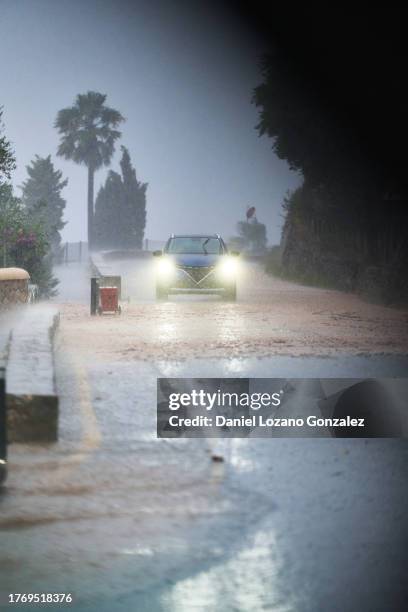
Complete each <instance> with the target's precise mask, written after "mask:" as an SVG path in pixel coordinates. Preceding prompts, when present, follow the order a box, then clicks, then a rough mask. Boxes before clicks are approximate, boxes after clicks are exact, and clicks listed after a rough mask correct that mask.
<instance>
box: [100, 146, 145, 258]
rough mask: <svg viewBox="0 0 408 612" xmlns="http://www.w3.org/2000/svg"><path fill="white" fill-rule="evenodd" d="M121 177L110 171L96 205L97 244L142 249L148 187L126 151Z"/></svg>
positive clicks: (122, 160)
mask: <svg viewBox="0 0 408 612" xmlns="http://www.w3.org/2000/svg"><path fill="white" fill-rule="evenodd" d="M120 166H121V171H122V173H121V175H120V174H118V173H117V172H113V171H112V170H110V172H109V173H108V177H107V179H106V181H105V184H104V185H102V187H101V188H100V190H99V192H98V195H97V197H96V202H95V244H96V245H97V246H98V247H100V248H126V249H131V248H134V249H140V248H141V247H142V243H143V236H144V229H145V226H146V190H147V183H141V182H139V181H138V180H137V177H136V171H135V169H134V167H133V166H132V162H131V159H130V155H129V151H128V150H127V149H126V147H122V159H121V161H120Z"/></svg>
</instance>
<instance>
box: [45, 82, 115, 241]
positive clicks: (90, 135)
mask: <svg viewBox="0 0 408 612" xmlns="http://www.w3.org/2000/svg"><path fill="white" fill-rule="evenodd" d="M105 100H106V95H105V94H101V93H98V92H96V91H88V93H86V94H79V95H77V97H76V100H75V103H74V105H73V106H70V107H68V108H63V109H62V110H60V111H59V112H58V115H57V119H56V121H55V127H56V128H57V130H58V132H59V133H60V134H61V141H60V145H59V147H58V152H57V153H58V155H60V156H61V157H64V158H65V159H71V160H72V161H74V162H75V163H77V164H83V165H85V166H86V167H87V168H88V244H89V247H91V246H92V231H93V217H94V175H95V171H96V170H98V169H99V168H101V167H102V166H108V165H109V164H110V161H111V159H112V155H113V153H114V151H115V141H116V140H117V139H118V138H119V137H120V136H121V133H120V132H119V131H118V130H117V129H116V128H117V127H118V125H119V124H120V123H121V122H122V121H124V120H125V119H124V117H122V115H121V114H120V112H119V111H117V110H115V109H114V108H110V107H109V106H105Z"/></svg>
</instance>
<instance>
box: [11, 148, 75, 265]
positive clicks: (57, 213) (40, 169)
mask: <svg viewBox="0 0 408 612" xmlns="http://www.w3.org/2000/svg"><path fill="white" fill-rule="evenodd" d="M26 169H27V174H28V178H27V180H26V181H24V183H23V185H22V192H23V195H22V200H23V204H24V206H25V208H26V209H27V211H28V212H29V213H30V214H31V215H32V216H33V218H36V219H39V220H41V222H42V224H43V227H44V228H45V232H46V235H47V240H48V242H49V243H50V246H51V251H52V255H53V257H54V259H58V257H59V255H60V247H61V235H60V231H61V230H62V228H63V227H64V225H65V222H64V221H63V215H64V209H65V204H66V202H65V200H64V199H63V198H62V195H61V192H62V190H63V189H64V187H66V185H67V184H68V179H63V178H62V172H61V171H60V170H55V168H54V164H53V163H52V161H51V155H48V157H39V156H38V155H36V156H35V158H34V159H33V161H32V162H31V164H30V165H29V166H27V167H26Z"/></svg>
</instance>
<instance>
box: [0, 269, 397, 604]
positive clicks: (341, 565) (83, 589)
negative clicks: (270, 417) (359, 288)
mask: <svg viewBox="0 0 408 612" xmlns="http://www.w3.org/2000/svg"><path fill="white" fill-rule="evenodd" d="M123 270H124V271H126V270H131V271H132V273H130V272H128V274H127V275H126V276H125V287H124V291H125V294H127V297H130V302H128V303H125V304H124V306H125V307H124V313H123V315H122V316H121V317H114V316H106V317H105V316H104V317H101V318H99V317H94V318H92V319H90V317H89V316H88V304H87V301H88V289H89V284H88V275H87V270H86V269H84V268H81V269H80V270H76V272H75V274H73V273H72V272H73V269H72V268H69V267H68V269H67V270H65V272H64V270H62V271H60V278H61V280H62V287H61V296H60V301H62V304H61V312H62V319H61V328H60V330H59V333H58V338H57V346H56V365H57V369H56V373H57V386H58V391H59V393H60V397H61V406H60V412H61V418H60V432H59V433H60V439H59V442H58V443H57V444H54V445H49V446H44V447H41V446H35V447H34V446H24V445H13V446H12V447H11V448H10V457H9V458H10V472H9V478H8V482H7V487H6V489H5V491H4V493H3V494H2V497H1V498H0V509H1V514H0V546H1V561H0V569H1V572H0V594H1V597H2V598H3V599H2V600H1V601H2V602H3V601H4V594H5V593H8V592H22V591H23V590H24V591H25V592H39V591H40V592H44V591H45V592H50V591H52V592H71V593H72V594H73V597H74V604H75V606H74V609H75V610H84V611H85V610H88V611H91V610H92V611H93V610H95V612H96V610H102V611H105V610H106V611H108V610H109V611H111V610H137V611H142V612H143V611H145V610H146V611H147V610H149V611H151V612H155V611H163V612H170V611H171V612H180V611H181V612H184V611H186V612H187V611H188V612H190V611H191V610H192V611H196V610H197V611H206V612H207V611H208V612H210V611H211V612H212V611H218V610H222V611H223V612H224V611H226V612H229V611H241V610H242V611H251V612H252V611H258V610H276V611H281V612H283V611H285V612H286V611H293V612H316V611H320V610H321V611H326V610H331V611H337V610H338V611H339V612H340V611H341V612H343V611H344V610H350V611H352V612H354V610H355V611H356V612H357V610H358V611H360V610H362V609H367V610H372V611H373V612H376V611H378V612H380V611H381V612H383V611H384V610H391V609H398V608H401V604H402V601H403V597H404V596H406V595H407V592H406V590H404V589H405V587H404V584H405V573H406V567H407V562H408V553H407V550H408V547H407V543H408V538H407V536H408V533H407V523H406V516H407V510H408V495H407V492H406V478H407V475H408V474H407V466H408V447H407V445H406V441H404V440H339V439H337V440H335V439H322V440H315V439H303V440H302V439H297V440H293V439H292V440H290V439H255V440H254V439H252V440H250V439H247V440H246V439H232V440H224V441H221V442H218V443H217V444H218V445H219V446H218V448H217V450H218V451H219V452H222V454H223V456H224V459H225V461H224V462H223V463H214V462H212V461H211V459H210V456H211V452H212V450H213V448H212V446H211V445H212V444H213V443H214V442H212V441H210V440H205V439H180V440H163V439H156V431H155V430H156V378H157V377H158V376H186V377H187V376H188V377H194V376H201V377H204V376H208V377H209V376H245V377H246V376H249V377H250V376H279V377H280V376H282V377H288V378H290V377H294V376H302V377H303V376H304V377H307V376H317V375H318V376H320V377H324V376H336V377H341V376H346V377H347V376H356V377H366V376H378V375H383V376H402V375H403V374H404V373H406V372H407V371H408V359H407V357H406V346H407V345H406V335H405V333H406V332H405V330H404V329H403V323H404V321H406V313H404V312H402V311H394V310H392V309H384V308H382V307H379V306H373V305H368V304H365V303H364V302H361V301H360V300H359V299H358V298H356V297H355V296H348V295H343V294H339V293H338V292H328V291H325V290H320V289H308V288H305V287H299V286H297V285H293V284H291V283H284V282H283V281H278V280H274V279H272V280H269V279H265V278H264V277H263V275H262V273H261V272H260V271H259V270H257V269H256V268H255V269H253V268H252V273H251V274H250V275H249V277H250V279H251V283H252V285H243V286H242V287H241V299H242V301H239V302H238V303H237V304H223V303H221V302H220V303H219V302H217V300H212V299H211V298H210V299H207V298H205V299H199V300H195V299H187V298H183V299H181V298H180V299H179V298H176V299H175V300H172V301H171V302H169V303H168V304H155V303H154V302H153V300H152V297H151V294H150V295H149V291H151V286H150V285H149V282H151V281H150V277H148V275H146V277H145V284H143V283H142V282H141V280H140V276H138V278H139V281H138V282H136V281H135V276H133V274H134V264H133V262H128V263H126V264H124V265H123ZM136 276H137V275H136ZM247 278H248V277H247ZM256 279H258V281H257V280H256ZM259 279H261V281H259ZM267 281H268V282H269V283H270V284H269V285H268V286H266V283H267ZM72 282H74V286H75V289H72ZM135 282H136V288H135ZM258 282H259V285H257V283H258ZM248 283H249V280H248ZM132 287H133V289H132ZM249 287H252V289H250V288H249ZM254 287H255V288H256V287H258V289H257V291H258V294H256V291H255V288H254ZM81 288H82V289H81ZM137 291H139V294H138V293H137ZM271 291H272V292H274V293H273V296H274V300H273V302H270V297H271V293H270V292H271ZM245 292H246V293H245ZM257 295H258V297H257ZM262 295H264V298H263V300H262V297H261V296H262ZM291 295H292V297H293V300H292V304H290V302H291V299H290V296H291ZM302 295H303V296H304V301H303V309H302V298H301V296H302ZM336 300H337V301H336ZM262 304H263V306H262ZM336 304H337V306H335V305H336ZM313 313H318V314H313ZM341 313H343V314H341ZM346 315H347V316H346ZM312 320H315V321H318V324H317V325H316V326H315V327H313V328H310V327H308V329H303V327H302V321H303V323H304V322H305V321H312ZM370 326H372V329H378V335H377V333H374V332H373V331H371V333H370ZM357 330H360V333H359V334H358V333H357ZM221 333H224V336H223V337H221V338H220V337H219V336H220V334H221ZM274 338H275V339H284V340H285V339H286V340H287V343H286V344H285V343H284V342H271V341H270V340H271V339H274ZM336 338H337V339H339V338H342V339H343V341H344V343H345V344H344V346H345V347H347V350H345V351H343V352H342V351H340V352H339V355H335V354H334V353H335V350H334V349H335V347H336V340H335V339H336ZM241 339H242V342H241ZM370 342H371V345H370ZM387 346H388V351H386V347H387ZM376 347H377V348H378V350H376ZM348 351H349V352H348ZM370 352H373V353H377V354H376V355H374V356H373V357H371V356H369V355H368V353H370ZM384 352H387V353H389V354H387V355H384V354H383V353H384ZM258 353H259V355H262V356H263V358H261V359H259V358H258V357H259V355H258ZM357 353H360V354H357ZM10 609H11V608H10ZM14 609H16V608H14ZM24 609H27V606H26V607H25V608H24ZM48 609H51V608H48Z"/></svg>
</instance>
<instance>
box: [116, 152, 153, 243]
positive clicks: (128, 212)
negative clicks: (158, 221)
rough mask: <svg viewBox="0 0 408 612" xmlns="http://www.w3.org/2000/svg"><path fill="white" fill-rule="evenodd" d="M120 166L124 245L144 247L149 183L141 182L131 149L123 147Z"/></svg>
mask: <svg viewBox="0 0 408 612" xmlns="http://www.w3.org/2000/svg"><path fill="white" fill-rule="evenodd" d="M121 149H122V159H121V161H120V167H121V170H122V182H123V207H124V215H123V221H124V225H123V227H122V236H123V246H125V247H128V248H136V249H140V248H142V244H143V236H144V230H145V227H146V189H147V183H139V181H138V180H137V178H136V170H135V169H134V167H133V166H132V163H131V160H130V155H129V151H128V150H127V149H126V147H123V146H122V147H121Z"/></svg>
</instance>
